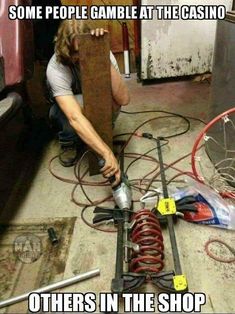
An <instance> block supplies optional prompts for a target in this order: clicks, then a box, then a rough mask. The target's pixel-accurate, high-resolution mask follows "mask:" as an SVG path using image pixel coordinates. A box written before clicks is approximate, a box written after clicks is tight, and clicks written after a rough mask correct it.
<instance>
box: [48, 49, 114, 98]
mask: <svg viewBox="0 0 235 314" xmlns="http://www.w3.org/2000/svg"><path fill="white" fill-rule="evenodd" d="M110 61H111V62H112V64H113V66H114V67H115V69H116V70H117V71H118V72H119V68H118V64H117V61H116V59H115V57H114V55H113V54H112V52H111V51H110ZM46 75H47V81H48V83H49V85H50V88H51V93H52V95H53V97H56V96H67V95H73V91H72V81H73V76H72V72H71V69H70V68H69V67H68V66H66V65H63V64H61V63H59V62H58V61H57V60H56V55H55V54H54V55H53V56H52V57H51V59H50V61H49V63H48V66H47V71H46ZM81 96H82V95H80V97H79V96H78V98H79V100H80V102H81V103H82V97H81Z"/></svg>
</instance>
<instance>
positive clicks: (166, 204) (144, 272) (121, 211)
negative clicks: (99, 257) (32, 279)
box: [93, 138, 187, 294]
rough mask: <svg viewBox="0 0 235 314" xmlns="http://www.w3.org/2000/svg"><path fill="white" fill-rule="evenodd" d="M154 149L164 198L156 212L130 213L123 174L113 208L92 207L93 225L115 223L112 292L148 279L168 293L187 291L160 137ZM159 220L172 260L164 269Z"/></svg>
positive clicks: (130, 207) (130, 203)
mask: <svg viewBox="0 0 235 314" xmlns="http://www.w3.org/2000/svg"><path fill="white" fill-rule="evenodd" d="M157 150H158V158H159V165H160V171H161V181H162V190H163V197H164V198H163V199H162V200H160V202H159V204H158V208H157V209H158V212H157V213H154V212H151V211H150V210H148V209H141V210H139V211H137V212H133V208H132V193H131V188H130V185H129V184H128V180H127V178H126V177H125V176H124V175H122V179H121V182H120V184H119V185H118V186H117V187H115V188H113V189H112V193H113V198H114V201H115V203H116V205H117V206H116V207H115V209H107V208H100V207H96V208H95V210H94V214H95V217H94V219H93V223H94V224H96V223H99V222H101V221H104V220H110V219H113V220H114V223H115V225H116V226H117V246H116V268H115V277H114V279H113V280H112V284H111V291H112V292H114V293H119V294H121V293H124V292H130V291H133V290H136V289H137V288H139V287H140V286H141V285H142V284H144V283H145V282H151V283H152V284H154V285H156V286H157V287H158V288H160V289H162V290H165V291H169V292H185V291H187V280H186V277H185V276H184V275H183V274H182V270H181V264H180V258H179V252H178V248H177V242H176V237H175V231H174V224H173V217H174V216H175V214H176V205H175V202H174V200H173V199H171V198H169V196H168V190H167V184H166V177H165V171H164V164H163V158H162V151H161V139H160V138H157ZM99 165H100V167H102V166H103V165H104V161H103V160H102V161H100V162H99ZM122 170H123V169H122ZM114 180H115V178H110V182H111V183H112V182H114ZM161 221H164V223H165V224H166V225H167V227H168V231H169V236H170V242H171V248H172V256H173V262H174V270H171V271H164V270H163V269H164V244H163V236H162V231H161V225H160V223H161Z"/></svg>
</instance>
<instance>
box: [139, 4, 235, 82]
mask: <svg viewBox="0 0 235 314" xmlns="http://www.w3.org/2000/svg"><path fill="white" fill-rule="evenodd" d="M142 4H143V5H180V6H181V5H190V4H191V5H202V4H204V5H219V4H223V5H225V6H226V7H227V9H228V10H231V7H232V0H224V1H221V0H197V1H193V0H165V1H164V0H163V1H161V0H155V1H154V0H143V1H142ZM216 23H217V22H216V21H209V20H200V21H199V20H197V21H196V20H192V21H184V20H165V21H164V20H157V19H156V18H154V19H153V20H151V21H142V30H141V58H142V59H141V77H142V79H152V78H164V77H176V76H184V75H191V74H196V73H204V72H207V71H211V66H212V56H213V48H214V40H215V32H216Z"/></svg>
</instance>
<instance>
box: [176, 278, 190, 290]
mask: <svg viewBox="0 0 235 314" xmlns="http://www.w3.org/2000/svg"><path fill="white" fill-rule="evenodd" d="M173 283H174V288H175V290H176V291H184V290H186V289H187V287H188V283H187V279H186V277H185V275H178V276H174V277H173Z"/></svg>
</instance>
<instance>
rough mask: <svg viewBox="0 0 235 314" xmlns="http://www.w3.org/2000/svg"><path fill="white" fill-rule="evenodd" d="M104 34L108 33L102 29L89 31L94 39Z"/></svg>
mask: <svg viewBox="0 0 235 314" xmlns="http://www.w3.org/2000/svg"><path fill="white" fill-rule="evenodd" d="M105 33H108V31H107V30H106V29H104V28H96V29H92V30H91V35H92V36H96V37H99V36H104V34H105Z"/></svg>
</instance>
